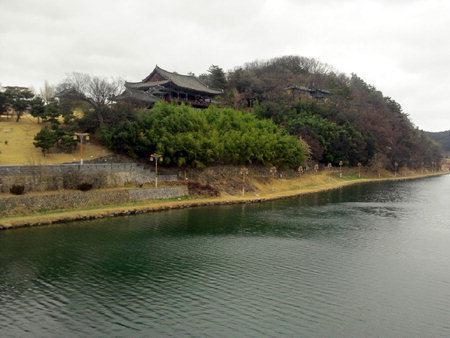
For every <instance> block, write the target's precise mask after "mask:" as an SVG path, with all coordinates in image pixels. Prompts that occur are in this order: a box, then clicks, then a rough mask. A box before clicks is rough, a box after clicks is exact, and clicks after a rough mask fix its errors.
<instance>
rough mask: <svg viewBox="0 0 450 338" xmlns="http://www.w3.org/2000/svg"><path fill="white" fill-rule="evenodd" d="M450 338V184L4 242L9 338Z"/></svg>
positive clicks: (7, 235)
mask: <svg viewBox="0 0 450 338" xmlns="http://www.w3.org/2000/svg"><path fill="white" fill-rule="evenodd" d="M111 335H113V336H127V337H130V336H144V335H146V336H213V337H220V336H223V337H238V336H255V337H261V336H280V335H285V336H333V337H336V336H343V337H349V336H392V337H398V336H408V337H411V336H450V176H444V177H437V178H429V179H422V180H416V181H406V182H395V183H393V182H390V183H373V184H367V185H359V186H354V187H349V188H344V189H341V190H336V191H332V192H325V193H320V194H315V195H310V196H303V197H300V198H293V199H287V200H280V201H275V202H266V203H261V204H253V205H235V206H219V207H204V208H194V209H185V210H174V211H168V212H161V213H154V214H148V215H141V216H132V217H123V218H114V219H104V220H97V221H88V222H74V223H70V224H62V225H52V226H48V227H38V228H28V229H18V230H10V231H3V232H0V336H58V337H62V336H64V337H68V336H111Z"/></svg>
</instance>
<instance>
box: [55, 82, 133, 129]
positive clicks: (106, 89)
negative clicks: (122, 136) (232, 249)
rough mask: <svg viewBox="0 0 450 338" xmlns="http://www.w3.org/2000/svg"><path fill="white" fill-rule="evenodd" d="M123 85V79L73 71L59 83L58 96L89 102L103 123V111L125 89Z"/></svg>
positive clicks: (99, 120)
mask: <svg viewBox="0 0 450 338" xmlns="http://www.w3.org/2000/svg"><path fill="white" fill-rule="evenodd" d="M123 85H124V81H123V80H122V79H117V78H116V79H115V78H111V79H107V78H104V77H98V76H91V75H89V74H84V73H72V74H70V75H68V76H67V77H66V79H65V80H64V81H63V82H62V83H60V84H59V85H58V88H57V93H58V94H57V96H59V97H62V98H69V99H75V100H81V101H85V102H87V103H89V104H90V105H91V106H92V108H93V109H94V111H95V113H96V114H97V119H98V122H99V123H100V124H103V121H104V116H103V113H104V112H105V110H106V109H107V107H108V105H109V104H110V103H111V102H112V100H113V98H114V97H115V96H117V95H119V94H120V93H121V92H122V91H123V89H124V86H123Z"/></svg>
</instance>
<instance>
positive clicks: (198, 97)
mask: <svg viewBox="0 0 450 338" xmlns="http://www.w3.org/2000/svg"><path fill="white" fill-rule="evenodd" d="M125 88H126V89H125V91H124V92H123V93H122V94H120V95H119V96H117V97H116V99H115V100H116V101H126V102H131V103H134V104H137V105H141V106H147V107H150V106H153V104H154V103H155V102H157V101H160V100H164V101H167V102H174V103H179V104H180V103H186V104H189V105H191V106H193V107H197V108H206V107H208V106H209V105H210V104H211V102H212V100H213V98H214V97H215V96H217V95H220V94H222V91H221V90H217V89H212V88H209V87H208V86H207V85H205V84H204V83H202V82H201V81H200V80H199V79H197V78H196V77H195V76H191V75H181V74H177V73H171V72H168V71H167V70H164V69H162V68H159V67H158V66H156V67H155V69H154V70H153V71H152V72H151V73H150V75H148V76H147V77H146V78H145V79H143V80H142V81H141V82H125Z"/></svg>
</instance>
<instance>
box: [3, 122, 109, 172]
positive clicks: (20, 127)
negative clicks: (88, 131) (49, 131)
mask: <svg viewBox="0 0 450 338" xmlns="http://www.w3.org/2000/svg"><path fill="white" fill-rule="evenodd" d="M42 126H43V124H41V123H37V119H35V118H34V117H32V116H30V115H28V114H25V115H24V116H23V117H22V119H21V120H20V121H19V122H15V120H13V119H11V120H7V121H1V123H0V165H38V164H56V163H65V162H72V161H79V159H80V153H79V150H77V151H75V152H74V153H73V154H65V153H50V154H47V155H45V156H44V155H43V154H42V151H41V150H40V149H39V148H36V147H35V146H34V144H33V142H34V137H35V136H36V134H37V133H38V132H39V131H40V130H41V128H42ZM83 152H84V155H83V156H84V159H93V158H98V157H102V156H107V155H109V154H111V152H110V151H109V150H107V149H106V148H105V147H102V146H101V145H99V144H95V143H88V144H85V146H84V151H83Z"/></svg>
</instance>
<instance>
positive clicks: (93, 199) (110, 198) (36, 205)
mask: <svg viewBox="0 0 450 338" xmlns="http://www.w3.org/2000/svg"><path fill="white" fill-rule="evenodd" d="M186 195H188V191H187V187H186V186H185V185H180V186H170V187H162V188H151V189H150V188H133V189H111V190H91V191H86V192H82V191H76V190H69V191H59V192H54V193H46V194H39V195H20V196H5V197H0V216H11V215H17V214H29V213H32V212H37V211H41V212H42V211H45V210H49V211H50V210H57V209H83V208H90V207H94V206H102V205H115V204H116V205H119V204H125V203H129V202H139V201H146V200H153V199H167V198H177V197H181V196H186Z"/></svg>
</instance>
